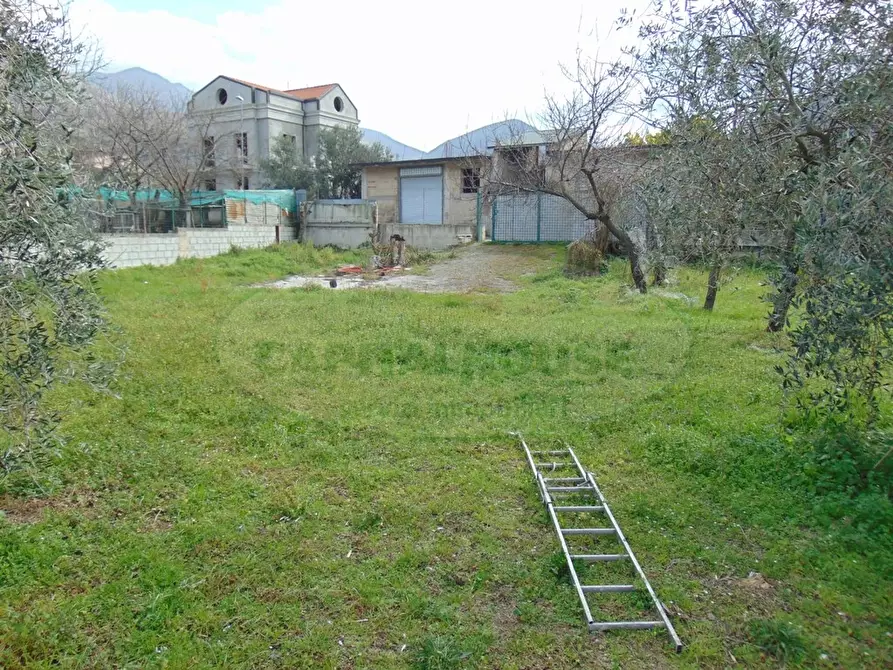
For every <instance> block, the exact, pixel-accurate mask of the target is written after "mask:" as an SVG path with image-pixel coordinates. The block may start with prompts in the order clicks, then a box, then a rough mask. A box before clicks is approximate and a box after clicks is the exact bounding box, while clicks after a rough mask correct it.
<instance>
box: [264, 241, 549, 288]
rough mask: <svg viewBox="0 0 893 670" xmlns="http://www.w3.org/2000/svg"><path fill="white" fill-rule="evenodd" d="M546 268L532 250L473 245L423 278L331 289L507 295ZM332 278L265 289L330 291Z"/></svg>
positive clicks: (345, 282)
mask: <svg viewBox="0 0 893 670" xmlns="http://www.w3.org/2000/svg"><path fill="white" fill-rule="evenodd" d="M547 265H548V260H547V259H545V258H543V254H542V253H538V250H536V249H535V248H534V247H507V246H497V245H494V244H474V245H471V246H468V247H465V248H462V249H458V250H456V252H455V257H454V258H449V259H447V260H444V261H441V262H439V263H435V264H434V265H432V266H431V267H430V268H429V269H428V272H427V273H426V274H399V275H389V276H386V277H382V278H380V279H363V278H362V277H350V276H347V277H337V278H335V281H336V282H337V286H336V287H335V288H336V290H341V289H350V288H404V289H409V290H410V291H418V292H419V293H474V292H481V293H510V292H512V291H516V290H517V289H518V288H519V286H518V284H517V283H516V282H515V281H514V280H515V279H517V278H518V277H520V276H522V275H524V274H532V273H535V272H537V271H538V270H541V269H544V268H545V267H546V266H547ZM333 277H334V275H332V276H326V277H302V276H298V275H295V276H292V277H287V278H285V279H283V280H281V281H277V282H272V283H270V284H265V286H269V287H271V288H299V287H302V286H307V285H310V284H317V285H319V286H322V287H323V288H329V289H330V288H332V287H331V286H330V280H331V279H332V278H333Z"/></svg>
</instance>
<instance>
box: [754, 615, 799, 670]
mask: <svg viewBox="0 0 893 670" xmlns="http://www.w3.org/2000/svg"><path fill="white" fill-rule="evenodd" d="M750 636H751V639H752V640H753V642H754V644H755V645H756V646H757V647H758V648H759V649H760V651H762V652H764V653H766V654H769V655H770V656H774V657H775V658H776V659H778V660H779V661H782V662H783V663H787V662H789V661H790V662H794V663H796V662H797V661H800V660H802V659H803V657H804V656H806V645H805V643H804V642H803V639H802V638H801V637H800V633H798V632H797V629H796V628H794V627H793V626H792V625H791V624H788V623H784V622H783V621H765V620H757V621H752V622H751V624H750Z"/></svg>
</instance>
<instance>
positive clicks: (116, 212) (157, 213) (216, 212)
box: [89, 200, 227, 234]
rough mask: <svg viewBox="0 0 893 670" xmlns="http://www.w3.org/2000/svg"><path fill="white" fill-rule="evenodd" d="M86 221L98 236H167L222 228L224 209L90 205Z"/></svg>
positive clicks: (150, 205)
mask: <svg viewBox="0 0 893 670" xmlns="http://www.w3.org/2000/svg"><path fill="white" fill-rule="evenodd" d="M89 213H90V218H91V219H92V221H93V225H94V227H95V229H96V230H97V231H98V232H100V233H117V234H144V233H171V232H174V231H175V230H177V229H178V228H226V227H227V221H226V208H225V207H224V206H223V205H222V204H220V205H204V206H200V207H178V206H171V205H170V204H160V205H156V204H138V205H137V206H136V207H129V206H125V207H119V206H117V205H115V204H109V203H107V202H106V201H102V200H99V201H94V202H93V203H92V204H91V206H90V208H89Z"/></svg>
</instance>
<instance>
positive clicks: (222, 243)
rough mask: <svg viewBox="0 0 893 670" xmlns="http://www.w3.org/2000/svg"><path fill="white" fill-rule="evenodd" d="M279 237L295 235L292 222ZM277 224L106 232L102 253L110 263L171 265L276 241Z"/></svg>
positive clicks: (282, 239) (282, 228)
mask: <svg viewBox="0 0 893 670" xmlns="http://www.w3.org/2000/svg"><path fill="white" fill-rule="evenodd" d="M278 229H279V241H280V242H288V241H292V240H294V239H295V236H296V234H295V228H294V225H292V224H291V223H290V222H289V223H287V224H286V225H282V226H278ZM276 231H277V226H275V225H272V226H257V225H238V224H231V225H230V226H229V228H181V229H179V230H178V231H177V232H176V233H158V234H148V235H103V236H102V238H103V240H104V241H105V242H106V244H107V246H106V249H105V251H104V252H103V257H104V258H105V260H106V262H107V263H108V264H109V266H110V267H113V268H127V267H134V266H137V265H171V264H172V263H175V262H176V261H177V259H178V258H208V257H210V256H217V255H218V254H224V253H226V252H228V251H229V250H230V249H231V248H232V247H234V246H235V247H242V248H245V249H256V248H261V247H268V246H270V245H271V244H275V243H276Z"/></svg>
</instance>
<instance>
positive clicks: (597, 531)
mask: <svg viewBox="0 0 893 670" xmlns="http://www.w3.org/2000/svg"><path fill="white" fill-rule="evenodd" d="M616 532H617V531H616V530H614V529H613V528H562V529H561V534H562V535H614V534H615V533H616Z"/></svg>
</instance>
